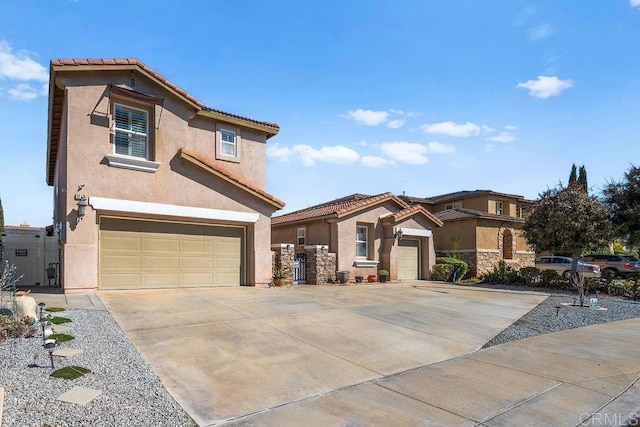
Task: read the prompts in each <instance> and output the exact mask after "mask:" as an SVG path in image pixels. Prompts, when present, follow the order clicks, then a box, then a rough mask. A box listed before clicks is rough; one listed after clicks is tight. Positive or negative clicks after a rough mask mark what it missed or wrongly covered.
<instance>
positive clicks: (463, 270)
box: [436, 257, 469, 281]
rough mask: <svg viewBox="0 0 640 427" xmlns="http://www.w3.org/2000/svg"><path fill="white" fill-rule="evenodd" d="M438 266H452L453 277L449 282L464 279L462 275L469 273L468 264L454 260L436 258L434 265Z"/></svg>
mask: <svg viewBox="0 0 640 427" xmlns="http://www.w3.org/2000/svg"><path fill="white" fill-rule="evenodd" d="M438 264H447V265H452V266H453V276H452V278H451V281H453V280H461V279H462V278H463V277H464V275H465V274H467V271H469V264H467V263H466V262H464V261H462V260H460V259H456V258H450V257H437V258H436V265H438ZM447 281H448V280H447Z"/></svg>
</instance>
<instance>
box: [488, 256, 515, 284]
mask: <svg viewBox="0 0 640 427" xmlns="http://www.w3.org/2000/svg"><path fill="white" fill-rule="evenodd" d="M518 280H519V276H518V272H517V271H515V270H514V269H513V267H511V266H510V265H509V264H507V263H506V262H505V261H504V260H502V259H501V260H500V262H498V264H497V265H494V266H493V270H492V271H490V272H488V273H485V274H483V275H482V281H483V282H485V283H491V284H496V283H503V284H507V285H508V284H509V283H513V282H517V281H518Z"/></svg>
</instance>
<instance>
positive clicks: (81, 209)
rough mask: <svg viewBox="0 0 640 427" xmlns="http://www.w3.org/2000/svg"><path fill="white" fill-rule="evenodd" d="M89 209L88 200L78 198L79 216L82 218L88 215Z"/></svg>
mask: <svg viewBox="0 0 640 427" xmlns="http://www.w3.org/2000/svg"><path fill="white" fill-rule="evenodd" d="M86 210H87V200H86V199H80V200H78V218H80V219H82V218H84V216H85V215H86Z"/></svg>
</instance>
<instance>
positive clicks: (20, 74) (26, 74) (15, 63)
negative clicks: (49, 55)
mask: <svg viewBox="0 0 640 427" xmlns="http://www.w3.org/2000/svg"><path fill="white" fill-rule="evenodd" d="M29 55H30V54H29V53H28V52H25V51H19V52H15V53H14V52H13V51H12V49H11V46H9V43H7V42H6V41H5V40H0V80H9V81H18V82H22V83H18V84H16V85H15V86H14V87H12V88H11V89H8V90H7V94H8V95H9V98H11V99H15V100H18V101H29V100H32V99H34V98H36V97H37V96H39V95H46V94H47V91H48V86H49V85H48V82H49V73H48V72H47V69H46V68H44V67H43V66H42V65H40V64H39V63H37V62H36V61H34V60H33V59H31V58H30V56H29ZM30 82H34V83H36V87H33V86H32V85H31V84H30ZM37 87H41V89H38V88H37Z"/></svg>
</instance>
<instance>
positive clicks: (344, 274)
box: [336, 271, 349, 283]
mask: <svg viewBox="0 0 640 427" xmlns="http://www.w3.org/2000/svg"><path fill="white" fill-rule="evenodd" d="M336 279H338V282H340V283H347V282H348V281H349V272H348V271H338V272H336Z"/></svg>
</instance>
